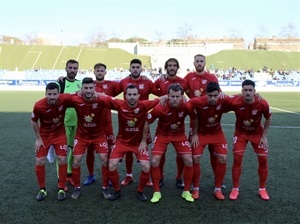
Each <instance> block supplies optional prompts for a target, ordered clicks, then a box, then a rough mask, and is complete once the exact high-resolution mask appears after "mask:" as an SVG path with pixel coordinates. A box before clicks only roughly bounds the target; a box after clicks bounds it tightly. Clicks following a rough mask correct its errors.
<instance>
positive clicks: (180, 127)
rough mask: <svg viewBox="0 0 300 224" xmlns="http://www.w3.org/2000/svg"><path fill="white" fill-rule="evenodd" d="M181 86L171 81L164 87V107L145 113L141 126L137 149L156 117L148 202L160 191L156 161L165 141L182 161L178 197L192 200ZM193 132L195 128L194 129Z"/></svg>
mask: <svg viewBox="0 0 300 224" xmlns="http://www.w3.org/2000/svg"><path fill="white" fill-rule="evenodd" d="M183 94H184V91H183V88H182V87H181V85H180V84H178V83H174V84H171V85H170V86H169V88H168V101H167V102H166V104H165V105H164V106H162V105H157V106H155V107H154V109H153V110H152V111H151V112H149V113H148V116H147V121H146V122H145V126H144V133H143V140H142V142H141V144H140V147H139V148H140V150H145V149H146V147H147V144H146V134H147V130H148V129H149V124H151V123H153V122H154V121H155V120H156V119H158V124H157V129H156V134H155V137H154V142H153V148H152V150H151V153H152V162H151V174H152V180H153V188H154V194H153V197H152V199H151V202H152V203H156V202H158V201H159V200H160V199H161V197H162V196H161V192H160V188H159V180H160V177H161V174H160V168H159V164H160V160H161V157H162V155H163V154H164V153H165V151H166V149H167V146H168V144H169V143H172V145H173V146H174V148H175V150H176V152H177V153H178V154H179V155H180V156H181V157H182V159H183V162H184V171H183V179H184V190H183V192H182V198H184V199H185V200H186V201H189V202H193V201H194V199H193V198H192V195H191V193H190V192H189V190H190V185H191V182H192V177H193V160H192V151H191V147H190V144H189V142H188V139H187V137H186V135H185V122H184V120H185V117H186V116H187V115H188V113H189V111H188V108H187V107H186V105H185V104H184V103H182V100H183ZM194 131H195V132H194V133H196V130H194Z"/></svg>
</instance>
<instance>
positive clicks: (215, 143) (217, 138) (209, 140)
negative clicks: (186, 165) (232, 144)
mask: <svg viewBox="0 0 300 224" xmlns="http://www.w3.org/2000/svg"><path fill="white" fill-rule="evenodd" d="M198 138H199V146H198V147H196V148H194V149H193V156H201V155H203V151H204V149H205V147H206V146H207V145H208V146H212V147H213V150H214V154H216V155H222V156H226V155H227V153H228V147H227V141H226V138H225V136H224V133H223V132H218V133H214V134H211V135H202V134H198Z"/></svg>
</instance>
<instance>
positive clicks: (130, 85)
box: [125, 84, 139, 93]
mask: <svg viewBox="0 0 300 224" xmlns="http://www.w3.org/2000/svg"><path fill="white" fill-rule="evenodd" d="M128 89H137V90H138V91H139V89H138V88H137V87H136V85H134V84H129V85H128V86H127V87H126V91H125V93H127V90H128Z"/></svg>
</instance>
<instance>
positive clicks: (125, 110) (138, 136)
mask: <svg viewBox="0 0 300 224" xmlns="http://www.w3.org/2000/svg"><path fill="white" fill-rule="evenodd" d="M110 100H111V104H112V109H115V110H117V111H118V122H119V132H118V135H117V140H118V141H120V142H121V143H123V144H126V145H133V146H137V145H139V144H140V142H141V140H142V136H143V129H144V124H145V120H146V116H147V112H148V110H150V109H152V108H153V107H154V106H155V105H157V104H158V102H159V100H158V99H155V100H143V101H139V102H138V104H137V106H136V107H135V108H131V107H129V106H128V104H127V101H125V100H120V99H110Z"/></svg>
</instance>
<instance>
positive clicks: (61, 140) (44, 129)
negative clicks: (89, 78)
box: [31, 82, 70, 201]
mask: <svg viewBox="0 0 300 224" xmlns="http://www.w3.org/2000/svg"><path fill="white" fill-rule="evenodd" d="M59 89H60V88H59V85H58V83H53V82H51V83H48V84H47V86H46V97H45V98H43V99H41V100H39V101H38V102H36V103H35V105H34V108H33V112H32V116H31V125H32V127H33V130H34V133H35V136H36V141H35V157H36V164H35V172H36V176H37V180H38V184H39V187H40V191H39V193H38V195H37V197H36V200H38V201H42V200H44V198H45V197H46V196H47V192H46V183H45V182H46V181H45V178H46V171H45V160H46V156H47V154H48V151H49V148H50V146H51V145H52V146H53V147H54V149H55V153H56V155H57V160H58V176H59V182H58V188H59V190H58V196H57V199H58V200H59V201H63V200H65V198H66V193H65V191H64V188H65V185H66V174H67V165H66V155H67V145H66V144H67V139H66V133H65V128H64V123H63V119H64V116H65V112H66V109H67V106H68V104H67V100H68V98H70V95H60V94H59V92H60V91H59Z"/></svg>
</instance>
